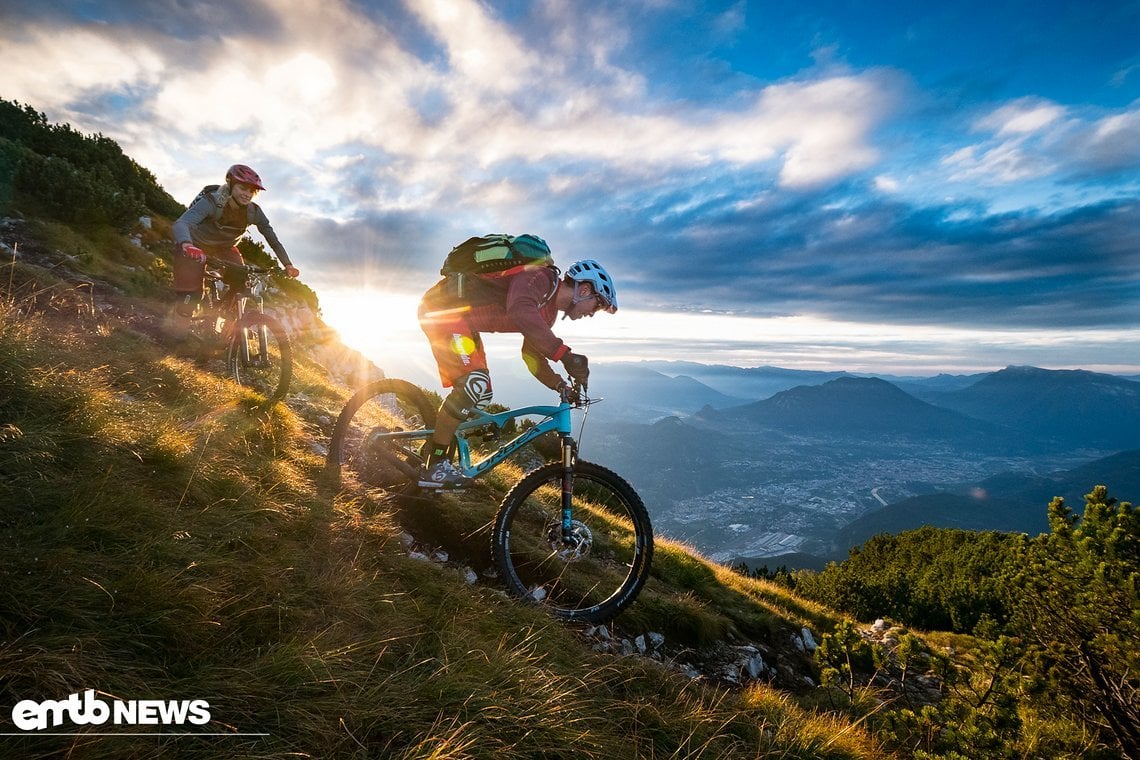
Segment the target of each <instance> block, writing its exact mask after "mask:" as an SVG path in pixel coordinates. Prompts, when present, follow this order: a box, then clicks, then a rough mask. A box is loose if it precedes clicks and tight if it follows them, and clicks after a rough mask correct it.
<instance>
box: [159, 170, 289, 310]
mask: <svg viewBox="0 0 1140 760" xmlns="http://www.w3.org/2000/svg"><path fill="white" fill-rule="evenodd" d="M264 189H265V186H264V185H263V184H262V183H261V177H259V176H258V175H257V172H255V171H254V170H253V169H251V168H249V167H248V166H245V165H243V164H234V165H233V166H231V167H230V168H229V170H228V171H227V172H226V184H224V185H221V186H219V187H217V188H216V189H212V190H210V189H208V190H207V191H204V192H203V193H202V194H201V195H199V197H198V198H196V199H195V200H194V202H193V203H192V204H190V208H188V209H186V211H185V213H183V214H182V216H180V217H178V220H177V221H176V222H175V223H174V229H173V234H174V242H175V244H176V250H175V253H174V292H175V295H176V296H177V297H178V307H177V311H178V313H179V314H180V315H181V316H184V317H189V316H190V315H191V314H193V312H194V309H195V307H196V306H197V304H198V301H199V300H200V299H201V297H202V277H203V274H204V273H205V260H206V256H207V255H209V256H212V257H214V258H218V259H222V260H224V261H232V262H233V263H235V264H242V263H244V260H243V259H242V256H241V254H240V253H239V252H238V250H237V248H236V247H235V245H236V244H237V242H238V240H240V239H241V237H242V235H244V234H245V231H246V229H247V228H248V227H250V226H255V227H257V229H258V231H259V232H261V234H262V236H264V237H265V240H266V241H267V242H268V243H269V247H270V248H272V249H273V252H274V253H275V254H276V255H277V258H278V260H280V262H281V264H282V265H283V266H284V267H285V273H286V274H287V275H288V276H290V277H296V276H297V275H298V274H300V272H299V271H298V270H297V268H296V267H294V266H293V262H292V261H290V259H289V254H288V253H287V252H286V251H285V246H283V245H282V244H281V241H280V240H279V239H278V237H277V233H276V232H274V231H273V227H272V226H271V225H270V224H269V219H268V217H266V216H265V212H264V211H262V210H261V207H260V206H258V205H257V204H256V203H254V202H253V196H254V195H256V194H257V192H258V191H260V190H264Z"/></svg>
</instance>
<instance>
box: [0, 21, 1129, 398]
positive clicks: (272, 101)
mask: <svg viewBox="0 0 1140 760" xmlns="http://www.w3.org/2000/svg"><path fill="white" fill-rule="evenodd" d="M928 5H929V6H931V7H926V6H928ZM1137 30H1140V3H1137V2H1097V3H1078V2H1047V1H1045V2H1042V1H1041V0H1038V1H1037V2H998V3H994V2H988V3H976V2H955V3H942V4H918V3H910V2H907V3H903V2H897V3H895V2H877V3H876V2H864V3H850V2H846V3H843V2H813V3H798V2H725V3H696V2H671V1H670V0H646V1H645V2H638V1H637V0H633V1H631V2H623V3H610V2H591V1H589V0H587V1H585V2H569V1H568V0H546V1H541V0H540V1H538V2H473V1H471V0H406V2H395V1H392V2H345V1H344V0H331V1H329V2H321V3H313V2H308V1H305V2H302V1H300V0H295V1H290V0H260V1H258V0H254V1H253V2H248V3H233V2H226V3H214V2H195V3H184V2H177V0H157V1H155V0H147V1H146V2H142V1H141V0H140V1H139V2H131V1H130V0H128V1H119V2H100V1H99V0H86V1H83V2H79V1H76V2H58V1H57V2H51V1H50V0H49V1H47V2H43V1H42V0H41V1H39V2H23V3H21V2H17V3H15V4H13V3H12V2H7V3H4V4H3V5H0V61H3V64H2V66H3V76H2V77H0V82H2V83H0V96H2V97H5V98H7V99H10V100H12V99H14V100H19V101H20V102H24V103H29V104H31V105H32V106H33V107H35V108H37V109H38V110H41V111H43V112H44V113H46V114H47V115H48V117H49V118H51V119H53V120H58V121H67V122H70V123H71V124H72V125H73V126H75V127H76V128H77V129H80V130H82V131H85V132H101V133H103V134H105V135H107V136H109V137H111V138H113V139H115V140H117V141H118V142H119V143H120V144H121V145H122V146H123V147H124V150H126V151H127V153H128V154H129V155H131V156H132V157H134V158H135V159H136V160H138V161H139V162H140V163H141V164H143V165H144V166H146V167H147V168H149V169H150V170H151V171H153V172H154V173H155V175H156V176H157V177H158V179H159V181H160V182H161V183H162V184H163V186H164V187H165V188H166V189H167V190H168V191H170V192H171V193H172V194H174V195H175V196H176V197H179V198H183V199H185V200H189V199H190V198H191V197H193V195H194V194H195V192H196V191H197V189H198V188H200V187H201V185H203V184H205V183H207V182H217V181H219V180H220V178H221V173H222V172H224V169H225V167H226V166H227V165H228V164H230V163H233V162H237V161H242V162H245V163H249V164H251V165H253V166H254V167H255V168H256V169H257V170H258V171H259V172H260V173H261V175H262V176H263V178H264V179H265V181H266V184H267V186H268V188H269V190H268V192H266V193H264V194H263V195H262V196H261V198H260V202H261V204H262V206H263V207H264V208H265V209H266V212H267V213H268V215H269V217H270V219H271V220H272V221H273V224H274V227H275V228H276V230H277V232H278V234H279V235H280V236H281V238H282V240H283V241H284V242H285V244H286V246H287V247H288V248H289V250H290V252H291V254H292V256H293V258H294V259H295V260H296V263H297V264H298V266H300V268H301V269H302V276H303V278H304V279H305V280H306V281H307V282H309V283H310V284H311V285H313V286H314V287H315V288H316V289H317V290H318V293H319V294H320V295H321V297H322V301H323V304H324V308H325V312H326V316H327V317H328V318H329V319H330V321H332V322H333V323H334V325H336V326H338V327H340V328H341V329H342V332H343V333H344V334H345V336H346V338H348V339H350V342H353V343H355V344H357V345H358V347H361V348H362V349H363V350H365V351H366V352H368V353H369V354H371V355H372V356H373V357H374V358H375V359H376V360H377V361H378V362H379V363H380V364H381V365H383V366H388V367H392V366H395V367H396V368H397V371H400V370H401V369H403V367H404V365H405V364H406V363H412V364H415V365H416V367H415V369H414V370H409V371H412V372H413V374H414V372H421V373H427V374H429V375H430V372H429V370H430V357H429V356H428V353H427V349H426V344H424V341H423V338H422V336H421V335H419V334H418V331H417V330H416V328H415V322H414V316H413V314H414V306H415V301H416V299H417V297H418V295H419V294H420V293H422V291H423V290H425V289H426V288H427V287H428V286H429V285H430V284H431V283H432V282H433V281H434V279H435V276H436V272H437V270H438V266H439V263H440V261H441V260H442V258H443V256H444V254H445V253H446V252H447V250H448V249H449V248H450V247H451V245H453V244H455V243H456V242H459V241H460V240H463V239H465V238H466V237H468V236H470V235H471V234H478V233H481V232H494V231H501V232H511V233H520V232H531V233H535V234H538V235H541V236H542V237H544V238H546V239H547V240H548V241H549V242H550V244H551V246H552V248H553V249H554V251H555V254H556V257H557V258H558V259H559V260H560V261H563V262H564V263H565V264H569V263H570V262H572V261H573V260H574V259H576V258H583V257H594V258H597V259H599V260H601V261H602V262H603V263H604V264H606V265H607V267H609V268H610V269H611V270H612V272H613V273H614V275H615V277H616V278H617V281H618V287H619V294H620V299H621V303H622V310H621V311H620V312H619V313H618V315H616V316H614V317H609V316H601V317H598V318H597V319H594V320H584V321H583V322H582V323H575V324H573V325H570V323H560V325H566V327H564V328H562V327H561V326H560V328H559V329H562V330H563V331H564V335H563V337H565V338H566V340H567V341H568V342H570V343H571V344H572V345H574V346H575V347H576V348H577V349H579V350H585V351H587V352H588V353H590V354H591V356H592V357H596V358H597V359H598V360H602V361H604V360H606V359H609V360H614V359H637V358H653V359H661V358H665V359H668V358H676V359H686V360H697V361H706V362H712V363H729V364H739V365H743V366H755V365H760V364H773V365H780V366H795V367H804V368H816V369H847V370H854V371H862V372H882V373H893V374H912V373H913V374H929V373H934V372H939V371H948V372H974V371H983V370H991V369H998V368H1000V367H1003V366H1006V365H1009V364H1034V365H1037V366H1044V367H1054V368H1068V367H1083V368H1087V369H1097V370H1102V371H1112V372H1121V373H1128V374H1136V373H1140V340H1138V339H1137V336H1136V331H1135V327H1136V324H1137V317H1138V316H1140V279H1138V277H1137V273H1138V272H1140V35H1138V34H1137ZM255 238H256V236H255ZM497 346H498V344H497V343H496V344H495V345H494V346H493V349H494V350H499V349H498V347H497ZM502 351H503V352H504V354H505V355H506V356H513V355H514V353H515V351H517V341H514V340H508V341H506V342H504V343H503V344H502ZM508 360H509V361H514V360H513V359H508ZM390 371H391V370H390Z"/></svg>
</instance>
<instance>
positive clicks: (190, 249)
mask: <svg viewBox="0 0 1140 760" xmlns="http://www.w3.org/2000/svg"><path fill="white" fill-rule="evenodd" d="M182 252H183V253H184V254H186V256H187V257H188V258H190V259H192V260H194V261H197V262H203V261H205V260H206V252H205V251H203V250H202V249H201V248H199V247H197V246H196V245H194V244H193V243H183V244H182Z"/></svg>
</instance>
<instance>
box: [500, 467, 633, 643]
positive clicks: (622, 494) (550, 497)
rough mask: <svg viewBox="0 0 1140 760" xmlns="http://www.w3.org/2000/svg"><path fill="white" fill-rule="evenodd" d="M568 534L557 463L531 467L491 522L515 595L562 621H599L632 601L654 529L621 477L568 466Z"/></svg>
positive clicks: (596, 469) (505, 574)
mask: <svg viewBox="0 0 1140 760" xmlns="http://www.w3.org/2000/svg"><path fill="white" fill-rule="evenodd" d="M572 492H573V501H572V505H573V506H572V518H573V519H572V523H571V530H570V531H569V533H568V534H566V535H564V534H563V530H562V519H561V516H562V464H561V462H554V463H551V464H547V465H543V466H542V467H539V468H538V469H537V470H534V471H533V472H531V473H530V474H528V475H527V476H526V477H524V478H523V479H522V480H521V481H519V483H518V484H517V485H516V486H515V487H514V488H512V489H511V490H510V492H509V493H508V494H507V495H506V498H504V499H503V503H502V505H501V506H500V507H499V513H498V515H496V517H495V528H494V531H493V533H492V536H491V553H492V554H493V556H494V558H495V564H496V566H497V568H498V571H499V575H500V577H502V578H503V580H504V581H505V582H506V584H507V589H508V591H510V592H511V593H512V594H514V595H515V596H518V597H520V598H522V599H526V600H528V601H530V602H533V603H536V604H540V605H542V606H543V607H545V608H546V609H548V610H549V611H550V612H551V613H552V614H553V615H554V616H555V617H558V618H561V619H563V620H584V621H590V622H594V623H600V622H604V621H606V620H609V619H610V618H612V617H613V616H615V615H617V614H618V613H619V612H621V611H622V610H623V609H625V608H626V607H627V606H629V605H630V604H631V603H632V602H633V600H634V599H635V598H636V597H637V594H638V592H640V591H641V587H642V586H643V585H645V581H646V580H647V579H648V577H649V566H650V563H651V562H652V561H653V527H652V525H651V524H650V521H649V513H648V512H647V511H646V509H645V504H644V503H643V502H642V501H641V497H639V496H638V495H637V493H636V492H635V491H634V490H633V487H632V486H630V485H629V483H627V482H626V481H625V480H624V479H623V478H621V476H619V475H617V474H616V473H614V472H612V471H610V470H608V469H606V468H605V467H601V466H599V465H596V464H592V463H590V462H582V461H579V462H577V463H576V464H575V466H574V478H573V486H572Z"/></svg>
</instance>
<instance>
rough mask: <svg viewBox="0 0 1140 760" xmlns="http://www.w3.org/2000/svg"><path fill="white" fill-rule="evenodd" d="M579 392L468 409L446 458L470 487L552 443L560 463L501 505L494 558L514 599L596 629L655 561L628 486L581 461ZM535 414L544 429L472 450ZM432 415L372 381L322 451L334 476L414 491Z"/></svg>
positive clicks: (527, 480) (413, 391) (412, 397)
mask: <svg viewBox="0 0 1140 760" xmlns="http://www.w3.org/2000/svg"><path fill="white" fill-rule="evenodd" d="M585 390H586V389H585V388H584V387H582V386H575V387H574V388H573V389H571V390H570V391H569V392H565V391H564V392H563V393H562V394H561V396H560V399H559V404H558V405H557V406H527V407H522V408H519V409H513V410H507V411H504V412H499V413H495V414H491V413H488V412H484V411H482V410H476V411H474V412H473V413H472V415H471V416H470V417H469V418H468V419H467V420H465V421H464V422H462V423H460V425H459V429H458V430H457V431H456V434H455V440H454V444H453V449H454V453H455V454H456V457H457V464H456V466H457V467H458V468H459V469H460V470H461V471H462V472H463V474H465V475H467V476H468V477H471V478H478V477H480V476H482V475H485V474H487V473H488V472H490V471H491V470H492V469H494V468H495V467H496V466H498V465H499V464H501V463H502V462H503V461H504V460H506V459H507V458H508V457H509V456H511V455H512V454H514V453H515V452H517V451H519V449H521V448H522V447H523V446H525V445H527V444H528V443H530V442H532V441H534V440H535V439H537V438H538V437H539V436H542V435H544V434H546V433H553V434H556V435H557V437H558V441H559V448H560V453H561V456H560V459H559V461H556V462H548V463H546V464H544V465H541V466H539V467H537V468H536V469H534V470H532V471H530V472H529V473H527V474H526V475H524V476H523V478H522V479H521V480H520V481H519V482H518V483H516V484H515V485H514V486H513V487H512V488H511V489H510V490H509V491H508V492H507V495H506V496H505V497H504V498H503V501H502V503H501V504H500V505H499V509H498V512H497V513H496V515H495V521H494V527H493V529H492V531H491V554H492V557H493V558H494V562H495V567H496V569H497V570H498V573H499V577H500V578H502V579H503V580H504V581H505V583H506V585H507V590H508V591H509V592H510V593H511V594H513V595H514V596H516V597H519V598H521V599H524V600H526V601H529V602H532V603H535V604H540V605H542V606H543V607H544V608H546V609H547V610H549V611H550V612H551V613H552V614H553V615H554V616H555V617H557V618H560V619H563V620H580V621H589V622H595V623H597V622H604V621H606V620H609V619H610V618H612V617H613V616H615V615H617V614H618V613H619V612H621V611H622V610H623V609H625V608H626V607H627V606H629V605H630V604H631V603H632V602H633V600H634V599H635V598H636V597H637V594H638V592H640V591H641V587H642V586H643V585H645V581H646V579H647V578H648V577H649V568H650V563H651V562H652V560H653V527H652V525H651V524H650V521H649V513H648V512H647V510H646V508H645V504H644V503H643V502H642V500H641V497H639V496H638V495H637V493H636V491H634V489H633V487H632V486H630V484H629V483H627V482H626V481H625V480H624V479H623V478H622V477H621V476H619V475H617V474H616V473H614V472H613V471H611V470H609V469H607V468H605V467H602V466H600V465H597V464H593V463H591V462H586V461H583V460H581V459H579V458H578V442H577V441H576V440H575V438H574V435H573V423H572V418H571V412H572V410H574V409H583V410H585V411H586V412H588V409H589V406H590V405H591V404H592V403H594V401H591V400H590V399H588V398H586V397H585ZM571 399H573V401H572V400H571ZM531 416H537V417H542V420H541V421H539V422H538V423H536V424H534V425H533V426H531V427H529V428H528V429H526V430H524V431H523V432H521V433H519V434H518V435H517V436H515V437H514V438H512V439H510V440H508V441H506V442H505V443H501V444H499V445H497V446H495V447H494V448H493V449H492V450H491V451H490V452H489V453H487V454H485V455H483V456H482V458H481V459H477V460H476V459H475V455H473V453H472V443H473V442H476V441H478V440H479V439H482V441H483V442H484V443H486V442H487V441H492V442H493V441H497V440H500V436H501V435H502V434H503V433H504V431H506V432H508V434H509V432H510V429H511V428H512V427H513V425H512V422H513V421H514V420H516V419H518V418H522V417H531ZM583 417H585V413H584V414H583ZM435 418H436V408H435V406H434V405H433V404H432V403H431V402H430V401H429V400H428V398H427V396H426V395H425V394H424V392H423V391H422V390H420V388H418V387H417V386H415V385H413V384H411V383H409V382H407V381H404V380H397V379H394V378H388V379H385V380H377V381H375V382H372V383H370V384H369V385H367V386H365V387H364V388H362V389H361V390H359V391H357V393H356V394H355V395H353V396H352V398H350V399H349V400H348V402H347V403H346V404H345V407H344V409H343V410H342V411H341V413H340V416H339V417H338V418H337V421H336V425H335V426H334V428H333V434H332V440H331V441H330V443H329V452H328V460H327V464H328V469H329V471H330V474H331V475H332V476H333V477H334V478H338V479H339V478H341V477H342V476H349V477H352V478H354V479H355V480H356V481H357V482H358V483H360V484H361V485H364V486H367V487H373V488H380V489H384V490H387V491H390V492H397V493H403V494H409V493H413V492H418V490H419V489H418V487H417V486H416V483H417V481H418V479H419V472H420V468H421V467H422V466H423V458H422V456H421V450H422V449H423V448H424V446H425V444H426V443H427V441H428V440H429V439H430V437H431V434H432V428H433V427H434V425H435ZM583 425H584V419H583ZM473 460H475V461H473ZM433 493H438V492H437V491H433Z"/></svg>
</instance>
